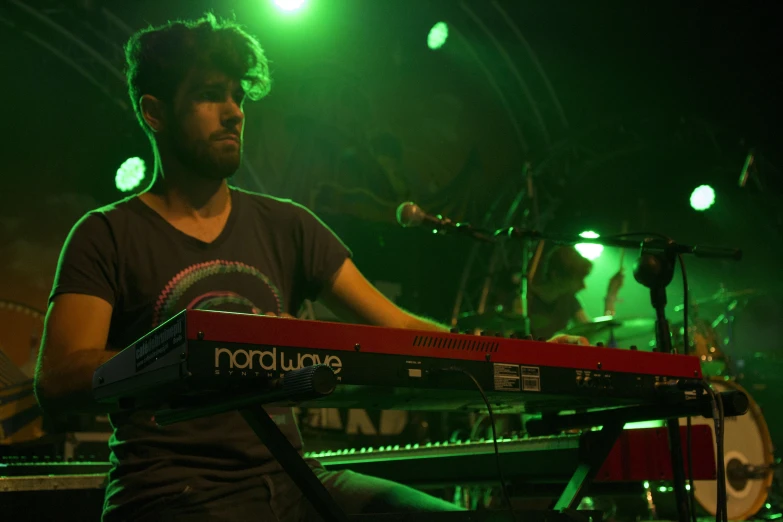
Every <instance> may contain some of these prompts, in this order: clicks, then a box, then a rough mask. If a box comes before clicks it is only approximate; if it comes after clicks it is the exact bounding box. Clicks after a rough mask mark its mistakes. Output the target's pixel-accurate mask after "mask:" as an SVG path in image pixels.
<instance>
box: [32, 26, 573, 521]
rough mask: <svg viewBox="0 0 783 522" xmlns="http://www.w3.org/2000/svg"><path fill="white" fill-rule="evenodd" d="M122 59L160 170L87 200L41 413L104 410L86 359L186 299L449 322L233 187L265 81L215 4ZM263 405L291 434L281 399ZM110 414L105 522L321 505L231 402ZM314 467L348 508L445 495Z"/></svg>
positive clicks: (143, 36)
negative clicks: (179, 415) (219, 407)
mask: <svg viewBox="0 0 783 522" xmlns="http://www.w3.org/2000/svg"><path fill="white" fill-rule="evenodd" d="M126 57H127V62H128V73H127V76H128V87H129V93H130V97H131V101H132V103H133V107H134V109H135V112H136V115H137V117H138V119H139V123H140V124H141V125H142V127H143V128H144V130H145V132H147V134H148V135H149V137H150V141H151V144H152V147H153V150H154V153H155V174H154V179H153V181H152V184H151V185H150V187H149V188H148V189H147V190H146V191H145V192H143V193H142V194H140V195H138V196H136V197H131V198H127V199H125V200H122V201H120V202H118V203H115V204H113V205H109V206H108V207H104V208H102V209H98V210H96V211H93V212H90V213H88V214H87V215H86V216H85V217H84V218H82V219H81V220H80V221H79V222H78V223H77V224H76V226H75V227H74V228H73V230H72V232H71V234H70V236H69V238H68V240H67V242H66V245H65V246H64V248H63V251H62V254H61V258H60V263H59V267H58V271H57V275H56V278H55V282H54V287H53V289H52V293H51V298H50V306H49V311H48V316H47V321H46V328H45V333H44V339H43V342H42V347H41V352H40V356H39V361H38V367H37V371H36V379H35V387H36V393H37V396H38V399H39V401H40V403H41V404H42V406H43V407H44V409H45V410H47V411H49V412H56V413H61V412H65V411H69V410H70V411H74V410H82V411H84V410H90V409H92V410H93V411H100V409H99V408H100V407H99V406H98V405H96V404H95V403H94V402H93V401H92V399H91V383H92V375H93V373H94V371H95V369H96V368H97V367H98V366H99V365H101V364H103V363H105V362H106V361H107V360H109V359H110V358H111V357H112V355H113V354H114V353H116V351H117V350H121V349H123V348H125V347H126V346H129V345H130V344H132V343H133V342H134V341H135V340H137V339H138V338H139V337H141V336H142V335H144V334H145V333H146V332H148V331H149V330H150V329H151V328H153V327H154V326H156V325H158V324H161V323H162V322H163V321H165V320H167V319H168V318H170V317H172V316H173V315H175V314H176V313H177V312H179V311H181V310H183V309H185V308H196V309H212V310H224V311H235V312H244V313H253V314H263V313H267V314H270V313H271V314H274V315H281V316H290V315H292V314H296V312H297V311H298V309H299V308H300V306H301V304H302V302H303V300H304V299H306V298H309V299H316V298H317V299H320V300H322V301H323V302H324V303H325V304H326V305H327V306H329V307H330V308H331V309H332V310H333V311H334V312H336V313H338V314H339V315H340V316H342V317H344V318H348V319H350V320H353V321H356V322H362V323H368V324H373V325H382V326H387V327H394V328H412V329H421V330H435V331H444V330H446V327H444V326H442V325H438V324H436V323H434V322H432V321H429V320H426V319H423V318H420V317H417V316H415V315H413V314H410V313H408V312H405V311H404V310H401V309H400V308H398V307H396V306H395V305H394V304H392V303H391V302H390V301H388V300H387V299H386V298H385V297H383V295H382V294H380V293H379V292H378V291H377V290H376V289H375V288H374V287H373V286H372V285H370V284H369V283H368V282H367V280H366V279H365V278H364V277H363V276H362V275H361V274H360V273H359V271H358V270H357V268H356V266H355V265H354V263H353V262H352V261H351V256H350V252H349V250H348V249H347V248H346V246H345V245H344V244H343V243H342V242H341V241H340V240H339V239H338V238H337V237H336V236H335V235H334V234H333V233H332V231H331V230H329V229H328V228H327V227H326V226H325V225H324V224H323V223H322V222H321V221H319V220H318V219H317V218H316V217H315V216H314V215H313V214H312V213H310V212H309V211H308V210H306V209H305V208H303V207H301V206H299V205H297V204H294V203H292V202H290V201H284V200H280V199H275V198H272V197H267V196H261V195H257V194H251V193H248V192H244V191H241V190H238V189H235V188H233V187H229V185H228V184H227V182H226V179H227V178H228V177H229V176H231V175H232V174H233V173H234V172H235V171H236V170H237V168H238V166H239V164H240V159H241V154H242V142H243V129H244V112H243V104H244V102H245V99H246V98H251V99H254V100H255V99H259V98H261V97H263V96H264V95H265V94H266V93H267V92H268V91H269V76H268V68H267V62H266V59H265V57H264V55H263V52H262V50H261V48H260V46H259V44H258V42H257V41H256V40H255V39H254V38H253V37H251V36H249V35H248V34H246V33H245V32H244V31H243V30H242V29H240V28H239V27H238V26H236V25H235V24H233V23H227V22H219V21H218V20H216V19H215V17H214V16H211V15H208V16H206V17H205V18H203V19H201V20H198V21H195V22H173V23H169V24H166V25H165V26H162V27H158V28H149V29H145V30H143V31H140V32H139V33H137V34H136V35H134V36H133V37H132V38H131V39H130V41H129V42H128V44H127V46H126ZM280 320H292V319H280ZM564 341H566V342H573V341H575V340H574V339H565V340H564ZM268 412H269V414H270V415H271V416H272V417H273V418H274V419H275V421H276V422H277V423H278V425H279V426H280V428H281V430H282V431H283V432H284V433H285V434H286V436H287V437H288V438H289V439H290V440H291V441H292V443H293V444H294V445H295V446H298V447H301V439H300V437H299V433H298V429H297V427H296V424H295V422H294V418H293V415H292V412H291V410H290V409H272V408H269V410H268ZM110 418H111V422H112V426H113V428H114V434H113V436H112V438H111V441H110V446H111V450H112V463H113V465H114V467H113V469H112V470H111V472H110V475H109V484H108V486H107V489H106V499H105V504H104V516H103V519H104V521H106V522H110V521H115V520H259V521H263V520H280V521H288V520H292V521H293V520H296V521H299V520H315V519H316V518H315V516H314V513H313V511H312V508H311V506H310V505H309V503H308V502H305V501H304V500H303V498H302V496H301V493H300V492H299V490H298V489H297V488H296V487H295V486H294V485H293V483H292V482H291V480H290V479H289V477H288V476H287V475H286V474H285V473H284V472H282V471H281V469H280V467H279V465H278V464H277V463H276V462H275V461H274V460H273V459H272V458H271V456H270V454H269V452H268V450H267V449H266V448H265V447H264V446H263V445H261V444H260V443H259V441H258V439H257V438H256V436H255V435H254V433H253V432H252V430H251V429H250V428H249V427H248V426H247V424H246V423H245V422H244V420H243V419H242V418H241V416H240V415H239V414H238V413H236V412H233V413H227V414H221V415H216V416H213V417H209V418H202V419H197V420H193V421H188V422H181V423H177V424H174V425H172V426H168V427H160V426H158V425H156V424H155V422H154V419H153V418H152V412H151V411H132V412H127V411H112V412H110ZM312 465H313V467H314V469H315V472H316V474H317V475H318V477H319V478H320V479H321V480H322V481H323V482H324V484H325V485H326V486H327V488H328V489H329V490H330V492H331V493H332V494H333V496H334V497H335V498H336V499H337V501H338V502H339V503H340V504H341V505H342V506H343V508H344V509H345V510H346V511H348V512H352V513H358V512H379V511H391V510H398V511H399V510H429V511H438V510H449V509H455V506H453V505H451V504H449V503H446V502H443V501H440V500H437V499H435V498H432V497H429V496H427V495H425V494H423V493H420V492H417V491H415V490H412V489H409V488H406V487H403V486H400V485H397V484H394V483H391V482H388V481H384V480H379V479H375V478H371V477H365V476H361V475H358V474H355V473H351V472H334V473H332V472H327V471H325V470H324V469H323V468H321V467H320V466H319V465H318V464H317V463H312Z"/></svg>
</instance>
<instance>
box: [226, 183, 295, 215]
mask: <svg viewBox="0 0 783 522" xmlns="http://www.w3.org/2000/svg"><path fill="white" fill-rule="evenodd" d="M231 190H232V191H233V193H234V194H235V196H237V197H239V198H241V199H242V200H243V202H246V203H247V205H248V206H249V207H250V208H251V209H252V210H254V211H256V212H258V213H261V214H262V215H264V216H265V217H269V218H276V219H281V218H282V219H285V218H291V217H294V216H298V215H300V214H301V213H303V212H304V213H307V212H309V211H308V210H307V208H306V207H305V206H304V205H301V204H299V203H297V202H295V201H293V200H291V199H286V198H278V197H275V196H270V195H269V194H261V193H259V192H252V191H249V190H245V189H240V188H237V187H231Z"/></svg>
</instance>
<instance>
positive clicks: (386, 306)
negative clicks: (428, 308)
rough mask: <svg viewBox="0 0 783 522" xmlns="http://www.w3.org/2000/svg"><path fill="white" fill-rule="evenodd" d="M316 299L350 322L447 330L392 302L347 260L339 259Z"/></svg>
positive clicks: (414, 328)
mask: <svg viewBox="0 0 783 522" xmlns="http://www.w3.org/2000/svg"><path fill="white" fill-rule="evenodd" d="M318 299H319V300H320V301H322V302H323V303H324V304H325V305H326V306H327V307H329V309H330V310H331V311H332V312H334V313H335V314H336V315H337V316H338V317H340V318H341V319H343V320H346V321H350V322H354V323H364V324H371V325H374V326H387V327H390V328H406V329H410V330H429V331H437V332H448V331H449V328H448V327H447V326H444V325H441V324H438V323H436V322H435V321H431V320H429V319H425V318H422V317H418V316H416V315H414V314H412V313H410V312H407V311H405V310H403V309H402V308H400V307H398V306H397V305H395V304H394V303H392V302H391V301H390V300H389V299H387V298H386V296H384V295H383V294H382V293H380V292H379V291H378V289H377V288H375V287H374V286H373V285H372V284H370V282H369V281H367V279H366V278H365V277H364V276H363V275H362V273H361V272H359V269H358V268H356V265H355V264H354V263H353V261H351V260H350V259H346V260H345V262H343V264H342V266H341V267H340V268H339V269H338V270H337V273H336V274H335V275H334V277H333V278H332V281H331V284H330V285H327V286H326V287H325V288H324V289H323V291H322V292H321V295H320V296H319V298H318Z"/></svg>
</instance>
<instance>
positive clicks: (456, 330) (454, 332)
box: [449, 327, 459, 334]
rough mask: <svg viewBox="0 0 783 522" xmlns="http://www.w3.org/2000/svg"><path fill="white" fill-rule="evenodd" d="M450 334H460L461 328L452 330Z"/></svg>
mask: <svg viewBox="0 0 783 522" xmlns="http://www.w3.org/2000/svg"><path fill="white" fill-rule="evenodd" d="M449 332H451V333H453V334H458V333H459V328H456V327H455V328H452V329H450V330H449Z"/></svg>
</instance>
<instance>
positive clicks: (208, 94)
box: [199, 91, 220, 101]
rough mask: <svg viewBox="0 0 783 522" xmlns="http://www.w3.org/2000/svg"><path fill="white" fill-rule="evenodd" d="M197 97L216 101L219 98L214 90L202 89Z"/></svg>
mask: <svg viewBox="0 0 783 522" xmlns="http://www.w3.org/2000/svg"><path fill="white" fill-rule="evenodd" d="M199 98H200V99H202V100H207V101H218V100H220V95H219V94H218V93H216V92H215V91H204V92H202V93H201V95H200V96H199Z"/></svg>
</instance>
